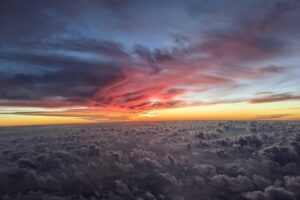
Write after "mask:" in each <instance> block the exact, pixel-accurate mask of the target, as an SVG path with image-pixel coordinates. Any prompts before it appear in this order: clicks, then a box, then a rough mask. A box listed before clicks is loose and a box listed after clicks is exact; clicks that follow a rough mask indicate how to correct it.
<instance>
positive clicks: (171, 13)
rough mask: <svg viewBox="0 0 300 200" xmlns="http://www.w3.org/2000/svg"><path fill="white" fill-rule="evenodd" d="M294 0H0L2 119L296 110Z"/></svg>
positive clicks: (296, 115)
mask: <svg viewBox="0 0 300 200" xmlns="http://www.w3.org/2000/svg"><path fill="white" fill-rule="evenodd" d="M299 19H300V2H299V1H297V0H285V1H281V0H278V1H276V0H263V1H262V0H252V1H238V0H228V1H223V0H182V1H180V0H172V1H171V0H166V1H159V0H153V1H147V0H139V1H134V0H99V1H96V0H95V1H94V0H89V1H86V0H75V1H58V0H51V1H46V0H27V1H17V0H1V1H0V30H1V31H0V126H14V125H36V124H64V123H92V122H113V121H145V120H151V121H152V120H155V121H156V120H299V119H300V87H299V85H300V79H299V77H300V66H299V63H300V24H299Z"/></svg>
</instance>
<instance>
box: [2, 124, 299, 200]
mask: <svg viewBox="0 0 300 200" xmlns="http://www.w3.org/2000/svg"><path fill="white" fill-rule="evenodd" d="M299 130H300V126H299V123H298V122H288V123H286V122H259V123H257V122H246V121H243V122H230V121H228V122H200V121H198V122H197V121H195V122H194V121H190V122H157V123H154V122H151V123H150V122H149V123H128V124H127V123H124V124H117V123H114V124H101V125H68V126H67V125H60V126H37V127H20V128H13V127H10V128H2V129H1V130H0V161H1V162H0V163H1V164H0V198H1V199H4V200H32V199H46V200H48V199H49V200H61V199H65V200H71V199H81V200H91V199H92V200H94V199H103V200H104V199H112V200H116V199H120V200H121V199H137V200H142V199H145V200H150V199H151V200H156V199H157V200H173V199H178V200H194V199H198V198H199V197H201V198H202V199H215V200H224V199H232V200H235V199H236V200H278V199H280V200H283V199H284V200H296V199H299V198H300V193H299V191H300V167H299V166H300V165H299V164H300V163H299V162H300V135H299Z"/></svg>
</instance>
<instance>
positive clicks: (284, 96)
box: [249, 93, 300, 103]
mask: <svg viewBox="0 0 300 200" xmlns="http://www.w3.org/2000/svg"><path fill="white" fill-rule="evenodd" d="M299 99H300V96H299V95H294V94H293V93H278V94H276V93H270V94H266V95H261V96H259V97H257V98H253V99H251V100H250V101H249V102H250V103H269V102H278V101H290V100H299Z"/></svg>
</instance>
